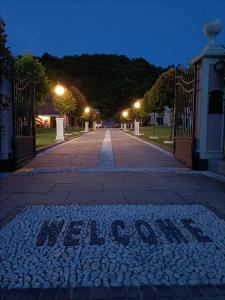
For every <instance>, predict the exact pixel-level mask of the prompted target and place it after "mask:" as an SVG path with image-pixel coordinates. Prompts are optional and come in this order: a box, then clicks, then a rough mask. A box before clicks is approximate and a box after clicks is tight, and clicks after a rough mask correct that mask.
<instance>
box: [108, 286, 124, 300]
mask: <svg viewBox="0 0 225 300" xmlns="http://www.w3.org/2000/svg"><path fill="white" fill-rule="evenodd" d="M125 297H126V291H125V287H112V288H110V294H109V299H113V300H115V299H123V298H125Z"/></svg>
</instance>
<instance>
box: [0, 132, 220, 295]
mask: <svg viewBox="0 0 225 300" xmlns="http://www.w3.org/2000/svg"><path fill="white" fill-rule="evenodd" d="M206 175H210V174H208V173H201V172H193V171H191V170H188V169H186V168H184V166H183V165H182V164H181V163H179V162H177V161H176V160H175V159H174V158H173V157H172V156H171V155H168V154H165V153H164V152H163V151H159V150H157V149H155V148H154V147H152V146H151V145H147V144H146V143H143V142H142V141H139V140H137V139H135V138H133V137H131V136H128V135H127V134H125V133H123V132H121V131H119V130H106V129H100V130H97V131H96V132H91V133H90V134H87V135H85V136H83V137H81V138H79V139H77V140H73V141H70V142H68V143H65V144H63V145H60V146H58V147H56V148H53V149H52V150H51V151H49V152H46V153H44V154H43V153H42V154H41V155H39V156H38V157H37V158H36V159H35V160H33V161H32V162H31V163H30V164H29V165H27V166H26V167H25V168H23V169H21V170H20V171H19V172H17V173H15V174H12V176H9V177H7V178H5V179H2V180H1V181H0V184H1V186H0V187H1V193H0V220H1V223H0V225H1V231H0V238H1V239H0V266H1V267H0V286H1V288H2V289H1V292H0V299H175V298H176V299H225V256H224V254H225V250H224V247H225V221H224V215H225V184H224V182H223V181H221V180H217V179H215V178H212V177H209V176H206Z"/></svg>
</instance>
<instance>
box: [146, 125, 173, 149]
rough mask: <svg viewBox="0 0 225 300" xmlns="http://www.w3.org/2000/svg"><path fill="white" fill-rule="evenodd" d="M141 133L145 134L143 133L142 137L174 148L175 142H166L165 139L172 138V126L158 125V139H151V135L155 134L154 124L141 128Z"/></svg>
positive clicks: (156, 133) (156, 129)
mask: <svg viewBox="0 0 225 300" xmlns="http://www.w3.org/2000/svg"><path fill="white" fill-rule="evenodd" d="M140 133H142V134H144V135H141V136H140V138H143V139H145V140H148V141H151V142H153V143H157V144H160V145H163V146H165V147H168V148H170V149H172V148H173V144H164V141H168V140H170V138H169V137H170V127H162V126H156V127H155V135H156V136H158V137H159V138H158V139H150V138H149V137H150V136H154V126H145V127H141V128H140Z"/></svg>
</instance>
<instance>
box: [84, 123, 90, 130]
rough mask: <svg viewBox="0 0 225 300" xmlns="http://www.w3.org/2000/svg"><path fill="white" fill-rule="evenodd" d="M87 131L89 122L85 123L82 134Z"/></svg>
mask: <svg viewBox="0 0 225 300" xmlns="http://www.w3.org/2000/svg"><path fill="white" fill-rule="evenodd" d="M88 131H89V122H85V130H84V132H88Z"/></svg>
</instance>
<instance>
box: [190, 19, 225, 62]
mask: <svg viewBox="0 0 225 300" xmlns="http://www.w3.org/2000/svg"><path fill="white" fill-rule="evenodd" d="M221 30H222V22H221V21H220V20H219V19H211V20H209V21H208V22H207V23H206V24H205V25H204V26H203V32H204V34H205V36H207V37H208V39H209V42H208V45H207V46H206V47H205V48H204V49H203V50H202V52H201V54H200V55H198V56H196V57H194V58H193V59H192V61H191V63H192V64H196V63H197V62H199V61H201V60H202V59H203V58H218V57H219V58H220V57H225V47H224V46H222V45H218V44H216V37H217V35H218V34H219V33H220V32H221Z"/></svg>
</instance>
